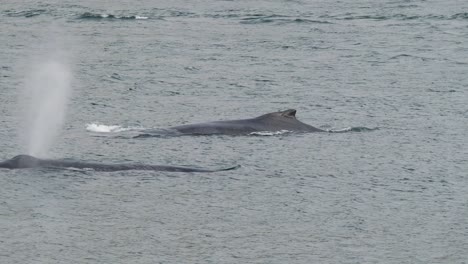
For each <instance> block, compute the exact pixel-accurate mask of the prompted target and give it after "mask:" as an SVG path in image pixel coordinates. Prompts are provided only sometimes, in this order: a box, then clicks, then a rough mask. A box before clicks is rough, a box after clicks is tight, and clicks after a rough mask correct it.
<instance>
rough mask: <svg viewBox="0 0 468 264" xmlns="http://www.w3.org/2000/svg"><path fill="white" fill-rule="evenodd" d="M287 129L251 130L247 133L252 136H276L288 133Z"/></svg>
mask: <svg viewBox="0 0 468 264" xmlns="http://www.w3.org/2000/svg"><path fill="white" fill-rule="evenodd" d="M289 132H291V131H289V130H280V131H259V132H252V133H250V134H249V135H252V136H277V135H283V134H286V133H289Z"/></svg>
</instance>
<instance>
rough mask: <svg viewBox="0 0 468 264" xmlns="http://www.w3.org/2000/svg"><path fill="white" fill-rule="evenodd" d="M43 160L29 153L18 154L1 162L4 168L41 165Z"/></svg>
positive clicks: (0, 165)
mask: <svg viewBox="0 0 468 264" xmlns="http://www.w3.org/2000/svg"><path fill="white" fill-rule="evenodd" d="M40 163H41V160H40V159H38V158H35V157H33V156H29V155H17V156H15V157H13V158H11V159H9V160H6V161H4V162H2V163H1V164H0V167H3V168H10V169H12V168H33V167H38V166H40Z"/></svg>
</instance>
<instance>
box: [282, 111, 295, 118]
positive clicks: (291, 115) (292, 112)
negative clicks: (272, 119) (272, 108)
mask: <svg viewBox="0 0 468 264" xmlns="http://www.w3.org/2000/svg"><path fill="white" fill-rule="evenodd" d="M296 112H297V111H296V109H288V110H285V111H283V112H281V116H284V117H294V118H296Z"/></svg>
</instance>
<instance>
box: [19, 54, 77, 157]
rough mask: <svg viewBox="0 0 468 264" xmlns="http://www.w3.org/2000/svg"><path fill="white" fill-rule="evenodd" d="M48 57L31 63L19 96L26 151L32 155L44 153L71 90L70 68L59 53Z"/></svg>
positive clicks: (52, 139) (56, 127)
mask: <svg viewBox="0 0 468 264" xmlns="http://www.w3.org/2000/svg"><path fill="white" fill-rule="evenodd" d="M51 57H52V58H49V59H43V60H37V62H36V63H33V65H32V68H31V74H30V75H29V76H27V78H26V83H25V84H26V85H25V90H24V92H25V93H24V95H23V97H24V98H23V99H22V100H23V102H24V103H25V105H24V106H23V107H24V110H25V111H26V112H25V113H26V121H27V123H26V124H25V128H26V135H25V140H26V141H27V153H28V154H29V155H34V156H45V155H46V154H47V152H48V150H49V148H50V146H51V144H52V143H53V142H54V140H55V139H56V137H57V135H58V134H59V132H60V130H61V128H62V124H63V122H64V121H65V115H66V110H67V104H68V99H69V97H70V92H71V81H72V74H71V70H70V67H69V66H68V64H67V63H66V62H65V61H64V59H61V57H60V56H51Z"/></svg>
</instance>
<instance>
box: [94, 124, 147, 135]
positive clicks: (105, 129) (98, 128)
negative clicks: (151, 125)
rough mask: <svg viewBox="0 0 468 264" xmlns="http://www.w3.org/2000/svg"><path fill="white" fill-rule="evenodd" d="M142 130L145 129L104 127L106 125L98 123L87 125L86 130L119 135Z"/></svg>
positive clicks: (115, 126) (116, 126)
mask: <svg viewBox="0 0 468 264" xmlns="http://www.w3.org/2000/svg"><path fill="white" fill-rule="evenodd" d="M142 129H144V128H142V127H122V126H118V125H104V124H97V123H91V124H86V130H87V131H89V132H95V133H118V132H124V131H131V130H142Z"/></svg>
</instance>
